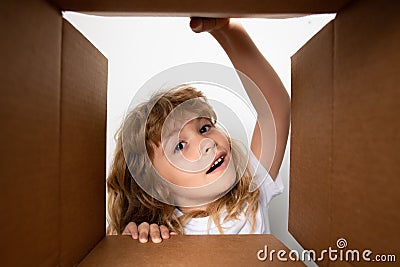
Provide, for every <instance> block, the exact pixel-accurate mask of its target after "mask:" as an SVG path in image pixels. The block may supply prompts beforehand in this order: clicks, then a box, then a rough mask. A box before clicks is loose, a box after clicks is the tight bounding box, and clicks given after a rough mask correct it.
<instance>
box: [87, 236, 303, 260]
mask: <svg viewBox="0 0 400 267" xmlns="http://www.w3.org/2000/svg"><path fill="white" fill-rule="evenodd" d="M265 246H267V249H265ZM260 250H263V251H264V252H265V251H267V252H268V253H267V254H268V256H267V258H266V259H265V261H260V260H259V259H258V256H257V254H258V252H259V251H260ZM272 250H274V252H272V254H273V255H272V260H271V261H270V260H269V259H271V258H270V257H269V255H270V252H271V251H272ZM280 250H284V251H286V252H285V253H281V255H280V257H281V258H286V259H289V260H288V261H280V260H279V259H278V257H277V253H278V251H280ZM288 254H289V250H288V249H287V248H286V247H285V246H284V245H283V244H282V243H281V242H280V241H278V240H277V239H276V238H275V237H274V236H272V235H208V236H204V235H203V236H193V235H186V236H182V235H181V236H172V237H171V238H170V239H168V240H164V241H163V242H161V243H159V244H154V243H151V242H150V243H146V244H141V243H139V241H138V240H133V239H132V238H131V237H130V236H106V237H105V238H104V239H103V240H102V241H101V242H100V243H99V245H97V246H96V248H95V249H94V250H93V251H92V252H90V254H89V255H88V256H87V257H86V258H85V259H84V260H83V261H82V262H81V264H80V265H79V266H80V267H89V266H96V267H102V266H104V267H105V266H120V267H123V266H188V265H190V266H266V265H267V266H304V264H303V263H302V262H300V261H291V260H290V258H289V255H288ZM264 256H265V255H264V254H263V253H260V258H262V257H264ZM294 257H295V255H292V258H294Z"/></svg>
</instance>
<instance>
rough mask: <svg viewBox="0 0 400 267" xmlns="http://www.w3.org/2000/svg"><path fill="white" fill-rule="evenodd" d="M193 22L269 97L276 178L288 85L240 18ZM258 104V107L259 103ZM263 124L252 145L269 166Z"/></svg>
mask: <svg viewBox="0 0 400 267" xmlns="http://www.w3.org/2000/svg"><path fill="white" fill-rule="evenodd" d="M190 26H191V28H192V30H193V31H194V32H203V31H208V32H209V33H210V34H211V35H212V36H213V37H214V38H215V39H216V40H217V41H218V42H219V44H220V45H221V46H222V48H223V49H224V50H225V52H226V53H227V55H228V56H229V58H230V60H231V61H232V64H233V65H234V67H235V68H236V69H237V70H239V71H241V72H243V73H244V74H246V75H247V76H248V77H249V78H250V79H251V80H252V81H253V82H254V83H255V84H256V85H257V86H258V87H259V88H260V90H261V92H262V93H263V95H264V96H265V98H266V99H267V101H268V103H269V105H270V108H271V111H272V114H273V116H274V119H275V126H276V150H275V156H274V159H273V161H272V165H271V168H270V170H269V173H270V175H271V177H272V178H273V179H275V178H276V176H277V175H278V172H279V168H280V166H281V163H282V160H283V156H284V153H285V148H286V142H287V138H288V133H289V124H290V98H289V95H288V94H287V92H286V89H285V87H284V86H283V84H282V82H281V80H280V79H279V77H278V75H277V74H276V72H275V71H274V69H273V68H272V67H271V65H270V64H269V63H268V61H267V60H266V59H265V58H264V56H263V55H262V54H261V53H260V51H259V50H258V49H257V47H256V46H255V44H254V43H253V41H252V40H251V38H250V36H249V35H248V34H247V32H246V30H245V29H244V28H243V26H242V25H241V24H240V23H239V22H237V21H233V20H230V19H228V18H225V19H220V18H218V19H214V18H192V19H191V21H190ZM249 97H250V99H251V101H252V102H253V104H255V101H256V99H252V96H251V94H250V92H249ZM255 107H256V109H257V106H256V105H255ZM262 119H263V116H259V117H258V121H261V120H262ZM262 125H265V124H264V123H260V124H259V123H257V124H256V127H255V129H254V135H253V138H252V142H251V149H252V151H253V153H254V154H255V155H256V157H258V159H259V160H260V162H261V163H262V164H263V165H264V166H265V167H266V168H267V167H268V166H267V165H268V164H266V162H267V159H265V158H264V157H262V153H261V151H262V150H263V149H265V148H263V147H262V146H261V145H262V140H261V133H262V132H263V133H265V132H267V131H266V130H265V129H264V130H263V129H260V126H261V127H262ZM264 143H265V142H264ZM264 154H265V153H264ZM260 155H261V158H260Z"/></svg>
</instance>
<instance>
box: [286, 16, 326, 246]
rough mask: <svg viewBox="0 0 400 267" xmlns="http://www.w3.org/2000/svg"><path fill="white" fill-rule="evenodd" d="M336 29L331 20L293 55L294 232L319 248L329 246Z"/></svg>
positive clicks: (291, 198) (291, 197)
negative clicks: (334, 33)
mask: <svg viewBox="0 0 400 267" xmlns="http://www.w3.org/2000/svg"><path fill="white" fill-rule="evenodd" d="M333 31H334V26H333V22H331V23H329V24H328V25H326V26H325V28H324V29H322V30H321V31H320V32H319V33H318V34H316V35H315V36H314V37H313V38H312V39H311V40H310V41H309V42H308V43H307V44H306V45H305V46H303V47H302V48H301V49H300V50H299V51H298V52H297V53H296V54H295V55H294V56H293V57H292V94H291V97H292V115H291V116H292V125H291V129H292V130H291V151H290V154H291V162H290V188H289V192H290V195H289V207H290V208H289V231H290V233H292V235H293V236H294V237H295V238H296V239H297V240H298V241H299V242H300V243H301V244H302V245H303V246H304V247H306V248H310V249H311V248H313V249H315V250H317V249H318V250H322V249H325V248H327V247H328V246H329V245H330V243H329V241H330V240H329V238H327V237H329V232H330V222H331V218H330V211H331V210H330V201H331V196H330V194H331V192H330V185H331V180H332V177H331V176H332V175H331V171H332V159H331V158H332V119H333V117H332V94H333ZM316 222H318V223H316Z"/></svg>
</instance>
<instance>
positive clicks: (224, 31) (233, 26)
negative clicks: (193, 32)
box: [210, 19, 243, 39]
mask: <svg viewBox="0 0 400 267" xmlns="http://www.w3.org/2000/svg"><path fill="white" fill-rule="evenodd" d="M242 30H243V26H242V24H241V23H240V22H239V21H235V20H232V19H230V20H229V21H228V23H226V24H225V25H224V26H222V27H221V28H218V29H214V30H212V31H210V34H211V35H212V36H214V38H216V39H218V38H222V37H225V36H228V35H230V34H231V33H232V32H235V31H242Z"/></svg>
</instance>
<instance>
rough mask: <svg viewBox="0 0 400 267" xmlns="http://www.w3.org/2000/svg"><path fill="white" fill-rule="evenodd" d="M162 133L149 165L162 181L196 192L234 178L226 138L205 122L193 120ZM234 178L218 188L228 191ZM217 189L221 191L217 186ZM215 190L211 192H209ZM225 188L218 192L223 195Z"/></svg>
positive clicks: (175, 125)
mask: <svg viewBox="0 0 400 267" xmlns="http://www.w3.org/2000/svg"><path fill="white" fill-rule="evenodd" d="M170 128H171V129H172V130H171V129H170V130H167V131H166V133H165V134H164V133H163V138H162V139H163V140H162V144H161V145H160V146H158V147H156V146H155V147H154V158H153V165H154V168H155V169H156V170H157V172H158V173H159V175H160V176H161V177H163V178H164V179H165V180H167V181H169V182H171V183H173V184H175V185H178V186H181V187H191V188H198V187H203V186H205V185H208V184H211V183H213V182H215V181H216V180H218V179H219V178H221V177H222V176H223V175H224V176H226V175H227V173H228V174H229V176H232V175H233V176H235V175H236V173H235V171H234V167H233V170H232V166H233V164H229V162H230V160H231V148H230V144H229V141H228V138H227V137H226V135H225V134H224V133H223V132H222V131H221V130H219V129H217V128H215V127H214V126H212V123H211V122H210V120H209V119H206V118H194V119H189V120H186V121H182V122H181V123H179V122H178V123H175V124H174V127H170ZM234 180H235V178H234V177H233V179H232V177H230V179H229V183H227V182H224V183H222V184H223V186H222V187H230V186H231V184H232V181H234ZM216 184H218V187H221V183H216ZM213 189H215V188H213ZM226 189H227V188H218V190H217V191H221V190H222V191H223V190H226Z"/></svg>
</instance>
